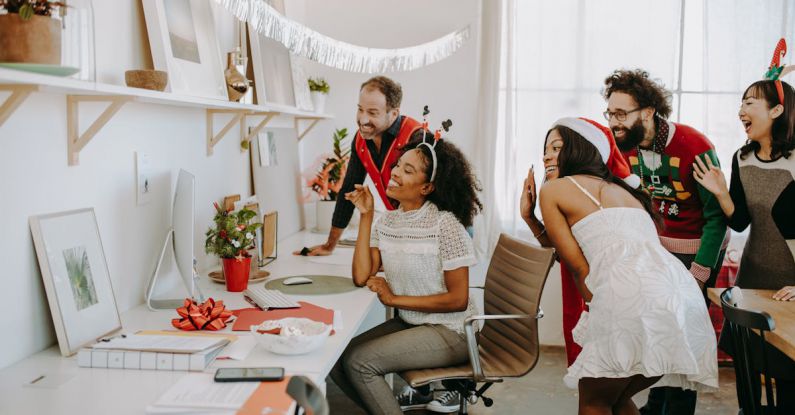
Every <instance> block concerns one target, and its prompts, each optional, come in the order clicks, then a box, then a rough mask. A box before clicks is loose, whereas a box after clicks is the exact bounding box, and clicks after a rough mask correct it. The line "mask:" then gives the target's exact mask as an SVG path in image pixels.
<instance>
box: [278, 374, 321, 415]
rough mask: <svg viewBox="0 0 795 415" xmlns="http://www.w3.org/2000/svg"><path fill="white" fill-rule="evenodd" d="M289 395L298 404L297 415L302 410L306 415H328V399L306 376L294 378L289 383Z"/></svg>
mask: <svg viewBox="0 0 795 415" xmlns="http://www.w3.org/2000/svg"><path fill="white" fill-rule="evenodd" d="M287 394H288V395H290V397H291V398H293V399H294V400H295V402H296V404H297V405H296V408H295V415H298V414H299V411H300V410H301V409H303V410H304V414H305V415H328V414H329V408H328V402H326V397H325V396H323V392H321V391H320V388H318V387H317V386H316V385H315V384H314V383H312V381H311V380H309V378H307V377H305V376H293V377H291V378H290V382H289V383H287Z"/></svg>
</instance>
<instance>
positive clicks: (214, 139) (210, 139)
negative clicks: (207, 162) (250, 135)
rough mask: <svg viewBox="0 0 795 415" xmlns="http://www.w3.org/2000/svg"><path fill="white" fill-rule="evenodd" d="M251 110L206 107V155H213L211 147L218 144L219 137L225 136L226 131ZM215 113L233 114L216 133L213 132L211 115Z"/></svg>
mask: <svg viewBox="0 0 795 415" xmlns="http://www.w3.org/2000/svg"><path fill="white" fill-rule="evenodd" d="M249 112H251V111H249V110H234V109H223V110H216V109H207V155H208V156H212V155H213V147H215V145H216V144H218V142H219V141H221V139H223V138H224V137H225V136H226V133H228V132H229V130H231V129H232V127H234V125H235V124H237V123H240V122H241V120H242V119H243V117H244V116H245V115H246V114H247V113H249ZM215 114H234V117H232V119H231V120H229V122H227V123H226V125H224V128H221V131H219V132H218V134H213V116H214V115H215Z"/></svg>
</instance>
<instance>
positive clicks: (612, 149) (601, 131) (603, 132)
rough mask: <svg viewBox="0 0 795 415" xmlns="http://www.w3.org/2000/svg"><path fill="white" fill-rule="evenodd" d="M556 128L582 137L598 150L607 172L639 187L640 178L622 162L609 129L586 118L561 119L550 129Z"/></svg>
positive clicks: (622, 158)
mask: <svg viewBox="0 0 795 415" xmlns="http://www.w3.org/2000/svg"><path fill="white" fill-rule="evenodd" d="M556 126H563V127H567V128H570V129H572V130H574V131H575V132H576V133H577V134H579V135H581V136H583V138H585V139H586V140H588V141H589V142H590V143H591V144H593V145H594V146H595V147H596V149H597V150H599V154H601V155H602V161H604V163H605V164H606V165H607V168H608V170H610V172H611V173H613V175H614V176H616V177H618V178H620V179H623V180H624V182H625V183H626V184H628V185H630V186H631V187H633V188H638V187H639V186H640V177H638V176H636V175H634V174H632V170H630V168H629V164H627V161H626V160H624V156H622V155H621V151H619V149H618V146H616V140H615V139H614V138H613V133H612V132H611V131H610V129H609V128H607V127H605V126H604V125H602V124H599V123H598V122H596V121H593V120H589V119H587V118H575V117H566V118H561V119H559V120H557V121H555V122H554V123H553V124H552V128H554V127H556Z"/></svg>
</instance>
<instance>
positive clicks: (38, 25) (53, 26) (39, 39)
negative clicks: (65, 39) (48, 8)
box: [0, 13, 61, 65]
mask: <svg viewBox="0 0 795 415" xmlns="http://www.w3.org/2000/svg"><path fill="white" fill-rule="evenodd" d="M0 62H12V63H42V64H49V65H60V64H61V21H60V20H58V19H53V18H51V17H47V16H38V15H34V16H33V17H32V18H31V19H30V20H22V19H21V18H20V17H19V14H17V13H9V14H3V15H0Z"/></svg>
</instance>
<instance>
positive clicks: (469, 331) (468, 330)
mask: <svg viewBox="0 0 795 415" xmlns="http://www.w3.org/2000/svg"><path fill="white" fill-rule="evenodd" d="M543 317H544V310H542V309H541V308H540V307H539V309H538V313H537V314H536V315H535V316H531V315H529V314H491V315H486V314H478V315H474V316H469V317H467V318H466V320H464V334H466V337H467V350H468V351H469V362H470V363H471V364H472V374H473V377H474V380H475V382H483V381H484V380H485V379H486V376H485V375H484V374H483V367H482V366H481V365H480V351H479V349H478V340H477V337H476V336H475V326H474V324H475V322H476V321H479V320H508V319H531V318H532V319H536V320H538V319H540V318H543Z"/></svg>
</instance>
